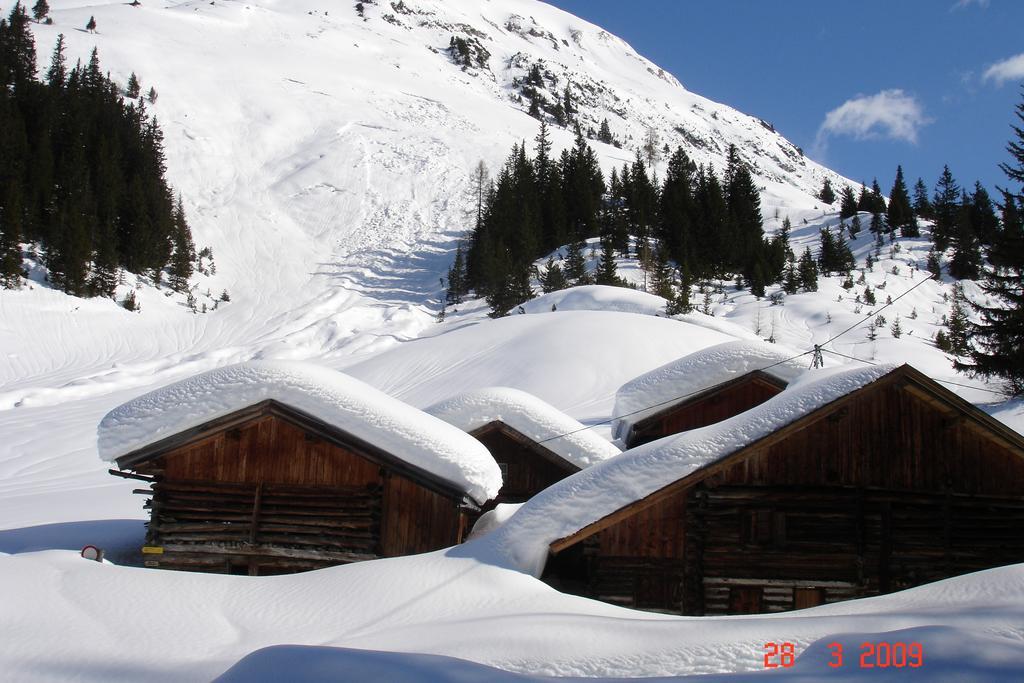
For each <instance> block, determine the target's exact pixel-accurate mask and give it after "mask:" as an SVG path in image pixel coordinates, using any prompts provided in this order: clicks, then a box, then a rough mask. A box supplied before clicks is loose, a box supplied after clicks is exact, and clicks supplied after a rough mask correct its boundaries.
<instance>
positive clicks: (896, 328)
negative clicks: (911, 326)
mask: <svg viewBox="0 0 1024 683" xmlns="http://www.w3.org/2000/svg"><path fill="white" fill-rule="evenodd" d="M889 331H890V332H892V337H893V339H899V338H900V337H902V336H903V326H902V325H900V317H899V316H898V315H897V316H896V319H895V320H893V321H892V327H890V328H889Z"/></svg>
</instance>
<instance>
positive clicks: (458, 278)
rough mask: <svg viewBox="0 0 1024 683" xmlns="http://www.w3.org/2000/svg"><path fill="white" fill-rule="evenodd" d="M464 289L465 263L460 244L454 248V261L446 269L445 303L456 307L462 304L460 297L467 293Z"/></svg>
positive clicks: (465, 288)
mask: <svg viewBox="0 0 1024 683" xmlns="http://www.w3.org/2000/svg"><path fill="white" fill-rule="evenodd" d="M467 291H468V290H467V287H466V261H465V257H464V256H463V252H462V244H459V245H458V246H457V247H456V248H455V260H454V261H453V262H452V265H451V268H449V269H448V291H447V292H446V294H445V301H446V302H447V303H448V304H450V305H452V306H457V305H458V304H461V303H462V297H464V296H465V295H466V293H467Z"/></svg>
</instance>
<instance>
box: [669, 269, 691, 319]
mask: <svg viewBox="0 0 1024 683" xmlns="http://www.w3.org/2000/svg"><path fill="white" fill-rule="evenodd" d="M691 286H693V280H692V278H691V277H690V273H689V271H688V270H686V268H683V269H681V270H680V271H679V291H678V293H676V295H675V296H672V297H668V304H667V305H666V306H665V313H666V314H667V315H681V314H686V313H691V312H693V304H692V303H691V302H690V287H691Z"/></svg>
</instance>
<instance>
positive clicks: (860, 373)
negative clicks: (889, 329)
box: [492, 365, 897, 574]
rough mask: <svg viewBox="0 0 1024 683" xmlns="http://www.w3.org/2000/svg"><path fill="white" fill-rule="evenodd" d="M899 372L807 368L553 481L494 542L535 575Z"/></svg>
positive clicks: (883, 368) (878, 368)
mask: <svg viewBox="0 0 1024 683" xmlns="http://www.w3.org/2000/svg"><path fill="white" fill-rule="evenodd" d="M896 367H897V366H895V365H877V366H872V367H858V368H855V369H853V370H848V369H843V368H840V369H838V371H837V370H836V369H834V368H830V369H824V370H813V371H808V372H807V373H806V374H805V376H804V377H802V378H801V379H800V380H797V381H796V382H795V383H794V384H792V385H790V386H789V388H787V389H786V390H785V391H783V392H782V393H780V394H778V395H777V396H774V397H773V398H771V399H769V400H768V401H766V402H765V403H762V404H761V405H759V406H757V407H755V408H752V409H751V410H748V411H747V412H745V413H741V414H740V415H736V416H734V417H731V418H729V419H727V420H723V421H722V422H718V423H716V424H713V425H708V426H707V427H701V428H700V429H694V430H692V431H688V432H684V433H682V434H676V435H673V436H667V437H665V438H663V439H659V440H657V441H652V442H651V443H648V444H644V445H642V446H638V447H637V448H633V449H631V450H628V451H625V452H624V453H622V454H621V455H619V456H618V457H616V458H612V459H611V460H608V461H606V462H603V463H600V464H598V465H595V466H593V467H590V468H588V469H585V470H582V471H580V472H577V473H576V474H574V475H572V476H571V477H567V478H566V479H563V480H562V481H560V482H557V483H555V484H553V485H552V486H550V487H548V488H547V489H545V490H544V491H541V492H540V493H538V494H537V495H536V496H534V497H533V498H532V499H530V500H529V501H527V502H526V503H525V504H523V507H522V508H521V509H520V510H519V511H518V512H517V513H516V514H515V515H513V516H512V518H511V519H509V520H508V522H506V523H505V524H504V525H503V526H502V527H501V528H500V529H497V530H496V531H495V532H494V533H493V534H492V539H493V542H494V543H495V544H496V545H497V547H498V548H500V549H501V551H502V552H504V553H505V554H506V555H507V556H508V559H509V560H510V561H511V562H512V563H513V564H514V565H515V566H517V567H519V568H521V569H522V570H523V571H527V572H531V573H534V574H538V573H539V572H540V571H542V570H543V567H544V562H545V559H546V558H547V554H548V548H549V546H550V544H551V543H553V542H554V541H557V540H559V539H562V538H565V537H567V536H571V535H572V534H574V533H576V532H577V531H579V530H581V529H583V528H584V527H586V526H589V525H590V524H592V523H594V522H597V521H598V520H600V519H603V518H604V517H606V516H608V515H610V514H612V513H613V512H615V511H616V510H619V509H620V508H622V507H625V506H626V505H629V504H630V503H633V502H635V501H638V500H641V499H643V498H646V497H647V496H649V495H651V494H652V493H654V492H656V491H658V490H660V489H662V488H664V487H666V486H668V485H669V484H671V483H673V482H676V481H679V480H680V479H682V478H683V477H686V476H688V475H689V474H691V473H693V472H696V471H697V470H700V469H702V468H704V467H707V466H708V465H711V464H713V463H715V462H717V461H719V460H721V459H723V458H725V457H727V456H729V455H731V454H733V453H735V452H737V451H739V450H740V449H742V448H744V447H746V446H748V445H750V444H752V443H754V442H755V441H758V440H760V439H762V438H764V437H766V436H768V435H770V434H772V433H773V432H775V431H777V430H778V429H781V428H782V427H785V426H786V425H789V424H791V423H793V422H795V421H796V420H798V419H800V418H801V417H803V416H805V415H808V414H809V413H811V412H813V411H815V410H817V409H818V408H821V407H823V406H825V405H827V404H829V403H831V402H832V401H835V400H836V399H838V398H841V397H843V396H846V395H847V394H850V393H852V392H853V391H856V390H857V389H860V388H862V387H864V386H866V385H868V384H870V383H872V382H874V381H876V380H878V379H880V378H881V377H884V376H885V375H887V374H888V373H890V372H892V371H893V370H895V369H896Z"/></svg>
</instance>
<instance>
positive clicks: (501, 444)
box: [473, 424, 579, 509]
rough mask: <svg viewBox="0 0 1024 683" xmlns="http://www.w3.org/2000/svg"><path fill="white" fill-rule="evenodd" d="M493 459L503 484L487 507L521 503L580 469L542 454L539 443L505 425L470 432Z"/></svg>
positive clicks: (552, 455)
mask: <svg viewBox="0 0 1024 683" xmlns="http://www.w3.org/2000/svg"><path fill="white" fill-rule="evenodd" d="M473 436H474V437H476V439H477V440H479V441H480V442H481V443H483V445H484V446H486V447H487V450H488V451H490V452H491V455H492V456H494V459H495V460H496V461H497V462H498V463H499V465H503V466H504V467H503V468H502V469H503V475H504V483H503V484H502V487H501V491H500V492H499V493H498V495H497V497H496V498H495V499H494V500H493V501H491V502H490V503H489V504H488V505H487V508H486V509H491V508H493V507H494V506H495V505H497V504H498V503H522V502H525V501H527V500H529V499H530V498H532V497H533V496H535V495H537V494H538V493H540V492H541V491H543V490H544V489H546V488H547V487H549V486H551V485H552V484H554V483H555V482H558V481H561V480H562V479H565V478H566V477H568V476H569V475H570V474H573V473H575V472H578V471H579V468H577V467H575V466H574V465H572V464H571V463H569V462H567V461H565V460H563V459H562V458H561V457H559V456H558V455H556V454H554V453H550V452H548V453H546V454H543V455H542V454H541V453H539V452H538V450H539V449H543V446H542V445H538V444H537V443H535V442H534V441H532V440H530V439H528V438H527V437H525V436H523V435H521V434H519V433H517V432H514V431H513V430H511V429H510V428H508V427H506V426H505V425H501V424H498V425H489V426H487V427H485V428H483V429H481V430H479V431H476V432H473Z"/></svg>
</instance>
